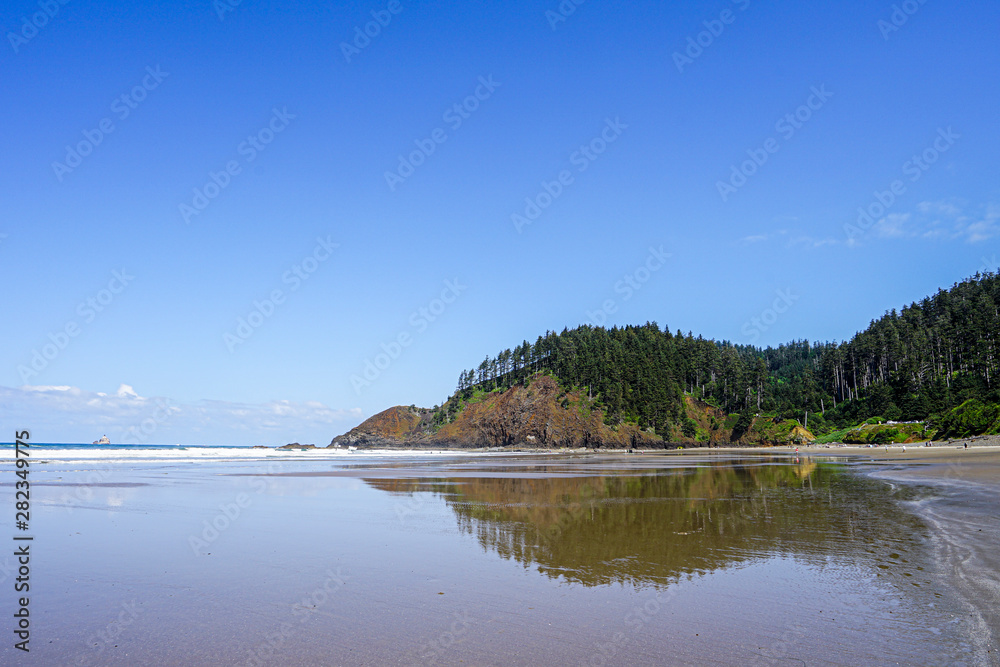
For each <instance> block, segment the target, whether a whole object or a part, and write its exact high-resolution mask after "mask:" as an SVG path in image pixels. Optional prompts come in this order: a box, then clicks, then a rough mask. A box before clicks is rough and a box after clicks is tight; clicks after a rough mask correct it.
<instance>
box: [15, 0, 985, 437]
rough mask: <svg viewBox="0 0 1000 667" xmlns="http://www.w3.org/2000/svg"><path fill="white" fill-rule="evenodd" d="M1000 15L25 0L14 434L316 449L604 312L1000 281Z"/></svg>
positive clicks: (800, 301) (930, 5)
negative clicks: (990, 276) (971, 279)
mask: <svg viewBox="0 0 1000 667" xmlns="http://www.w3.org/2000/svg"><path fill="white" fill-rule="evenodd" d="M998 25H1000V5H998V4H997V3H995V2H992V1H988V0H972V1H970V2H965V3H951V2H944V1H942V0H926V1H925V2H921V1H919V0H907V2H902V3H895V4H894V3H892V2H888V1H876V0H849V1H847V2H836V3H835V2H825V3H787V2H786V3H774V2H763V1H759V0H737V1H735V2H734V1H727V0H714V1H711V2H691V3H665V2H641V1H640V2H631V3H620V2H614V3H612V2H601V1H599V0H588V1H587V2H582V3H580V4H579V5H576V4H574V3H573V2H571V1H570V0H566V1H564V2H562V3H561V4H560V3H559V2H558V1H557V0H541V1H526V2H516V3H505V2H493V3H487V2H475V3H472V2H452V3H416V2H409V1H408V0H398V1H396V0H394V1H393V2H385V1H383V0H373V1H365V2H336V3H333V2H295V3H293V2H279V1H277V0H274V1H272V2H267V1H264V0H242V1H241V2H238V4H237V0H217V1H216V2H214V3H213V2H212V1H211V0H187V1H185V2H175V1H170V2H166V1H165V2H136V3H124V4H123V3H120V2H110V1H106V2H102V1H93V0H72V1H70V2H67V3H66V4H62V3H61V2H60V0H42V1H41V2H39V1H38V0H8V1H7V2H4V3H3V4H2V7H0V29H2V30H3V33H4V42H5V43H4V44H3V45H2V46H0V72H2V84H0V85H2V87H3V91H4V99H5V103H4V104H3V105H2V107H0V119H2V123H0V127H2V135H3V143H2V150H0V170H2V175H3V176H2V179H3V180H2V182H3V187H2V189H0V207H2V210H3V213H4V215H3V218H2V221H0V234H2V236H0V261H2V266H3V268H4V271H3V275H4V278H3V280H2V283H0V285H2V288H0V289H2V299H3V303H4V314H5V319H6V322H5V325H4V327H3V333H2V343H3V344H2V346H0V355H2V362H0V409H2V414H0V421H2V428H3V430H4V432H6V433H8V435H7V436H4V437H2V438H0V439H2V440H8V439H10V437H11V434H12V432H13V431H14V430H15V429H31V430H32V431H33V434H32V435H33V439H34V440H36V441H41V442H45V441H56V442H61V441H68V442H77V441H89V440H93V439H97V438H98V437H99V436H100V435H102V434H105V433H106V434H107V435H108V436H109V437H110V438H111V439H112V441H114V442H122V441H126V440H128V439H129V437H130V438H131V441H142V442H150V443H170V444H172V443H174V442H179V443H218V444H266V445H277V444H284V443H286V442H292V441H299V442H309V443H316V444H326V443H328V442H329V440H330V439H331V438H332V437H333V436H334V435H337V434H339V433H342V432H344V431H345V430H347V429H348V428H350V427H352V426H354V425H356V424H357V423H359V422H360V421H361V420H362V419H364V418H365V417H367V416H370V415H371V414H374V413H376V412H378V411H380V410H382V409H384V408H386V407H389V406H391V405H396V404H411V403H415V404H417V405H424V406H428V407H430V406H432V405H434V404H436V403H439V402H441V401H442V400H443V399H444V398H446V397H447V396H448V395H449V394H450V393H451V392H452V391H453V389H454V387H455V384H456V381H457V378H458V375H459V373H460V372H461V371H462V370H463V369H467V368H471V367H473V366H476V365H478V363H479V362H480V361H481V360H482V359H483V358H484V357H485V356H486V355H494V354H495V353H496V352H498V351H500V350H502V349H504V348H507V347H513V346H514V345H516V344H518V343H520V342H521V341H522V340H523V339H528V340H531V341H534V339H535V338H536V337H537V336H538V335H539V334H543V333H544V332H545V331H546V330H550V329H551V330H562V329H563V328H564V327H574V326H577V325H580V324H583V323H587V322H591V323H598V324H599V323H604V324H607V325H612V324H628V323H634V324H641V323H644V322H646V321H649V320H654V321H656V322H658V323H659V324H660V325H661V326H669V327H670V329H671V330H677V329H681V330H683V331H685V332H687V331H689V330H690V331H693V332H694V333H695V334H696V335H697V334H702V335H704V336H705V337H710V338H716V339H726V340H731V341H734V342H740V343H753V344H756V345H777V344H779V343H781V342H784V341H788V340H791V339H801V338H808V339H810V340H843V339H845V338H849V337H850V336H851V335H853V334H854V332H856V331H857V330H859V329H861V328H864V327H865V326H867V324H868V323H869V321H870V320H872V319H873V318H875V317H878V316H880V315H881V314H882V313H883V312H885V311H886V310H888V309H890V308H894V307H895V308H898V307H901V306H903V305H906V304H908V303H910V302H911V301H913V300H916V299H919V298H921V297H923V296H925V295H927V294H931V293H933V292H934V291H936V290H937V289H938V288H942V287H945V288H946V287H948V286H950V285H951V284H952V283H954V282H955V281H957V280H960V279H962V278H963V277H967V276H970V275H972V274H974V273H975V272H976V271H977V270H980V269H983V268H988V269H991V270H995V269H996V265H997V261H996V258H997V254H998V253H997V245H998V240H1000V181H998V178H997V176H998V173H997V172H998V165H1000V161H998V159H997V156H998V155H1000V133H998V131H997V127H998V126H997V119H998V116H997V108H998V104H997V102H998V93H997V81H998V80H1000V76H998V75H1000V48H998V41H997V28H998ZM366 33H367V34H366ZM859 207H860V208H862V209H867V210H868V212H869V214H870V215H871V217H870V218H869V217H863V218H861V220H860V224H859V211H858V210H859ZM422 309H423V310H422ZM779 311H781V312H779ZM241 321H242V322H243V323H241ZM400 340H401V341H402V343H400ZM380 354H381V355H384V356H378V355H380ZM369 364H370V366H369ZM366 368H367V377H366V375H365V372H366ZM130 429H131V431H130ZM129 433H131V434H132V435H131V436H129V437H126V436H128V434H129Z"/></svg>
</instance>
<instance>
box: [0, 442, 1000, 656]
mask: <svg viewBox="0 0 1000 667" xmlns="http://www.w3.org/2000/svg"><path fill="white" fill-rule="evenodd" d="M34 463H37V465H35V467H34V468H33V471H32V475H33V483H34V486H33V491H32V493H33V497H32V499H33V519H32V528H33V531H34V537H35V539H34V541H33V543H32V549H33V551H32V574H31V577H32V579H31V604H30V608H31V614H32V626H31V630H32V635H31V652H30V653H29V654H24V653H23V652H21V651H16V650H14V649H13V643H14V642H13V641H12V640H11V639H10V637H11V635H10V633H9V631H8V633H7V636H8V640H7V641H5V643H4V646H3V647H2V648H0V661H2V663H3V664H38V665H54V664H67V665H69V664H79V665H100V664H113V665H118V664H121V665H147V664H148V665H153V664H184V665H220V664H225V665H231V664H250V665H256V664H268V665H271V664H273V665H279V664H280V665H289V664H293V665H298V664H303V665H331V664H371V665H385V664H404V665H407V664H415V665H418V664H441V665H444V664H467V665H509V664H532V665H538V664H540V665H563V664H588V665H603V664H627V665H644V664H650V665H652V664H678V665H687V664H690V665H696V664H697V665H706V664H720V665H729V664H734V665H735V664H740V665H743V664H762V665H765V664H773V665H789V664H791V665H794V664H807V665H814V664H815V665H824V664H829V665H848V664H935V665H937V664H989V661H990V656H991V654H989V653H986V652H985V651H984V650H983V649H982V647H981V646H979V645H978V644H977V643H976V642H975V641H974V630H975V628H974V627H973V626H974V622H973V620H972V619H970V614H969V613H968V609H967V606H966V605H965V604H964V602H963V600H962V599H961V596H960V592H959V591H958V589H956V587H955V586H954V585H953V582H952V581H951V580H950V579H949V569H948V567H947V564H946V563H941V562H940V559H937V560H936V559H935V553H936V552H935V550H934V549H933V548H932V546H933V545H932V542H933V531H934V530H936V529H937V528H935V527H934V526H932V525H930V524H929V523H928V522H927V521H925V520H924V519H922V518H920V516H919V515H918V514H917V513H915V512H913V511H911V510H910V509H909V508H910V506H911V505H912V504H913V503H920V502H922V501H923V500H925V499H927V498H932V497H933V493H934V492H933V491H932V490H931V489H930V487H927V486H920V485H918V484H909V485H901V484H890V483H888V482H886V481H882V480H878V479H873V478H871V477H870V476H866V475H864V474H860V473H859V472H858V471H857V470H856V469H855V466H852V465H850V464H849V463H845V462H843V461H841V462H836V461H833V460H822V459H819V458H811V457H810V458H806V457H803V458H794V457H778V456H770V457H769V456H732V455H727V456H723V455H716V456H710V455H694V456H691V455H688V456H671V455H668V454H656V455H633V456H613V455H480V456H468V455H426V454H412V455H399V454H394V455H388V454H387V455H384V456H380V455H372V454H367V455H365V456H352V455H339V456H338V455H323V454H320V455H311V456H302V455H301V454H298V453H290V454H288V455H284V456H281V457H277V458H275V457H271V458H263V457H262V458H259V459H257V458H252V457H247V456H242V457H237V458H226V457H224V456H223V457H219V458H210V459H207V460H186V459H185V460H174V459H171V458H170V457H169V456H164V457H159V458H157V457H155V456H153V457H149V458H146V459H141V460H116V461H111V462H108V461H96V460H95V461H90V460H59V459H58V458H53V459H52V460H47V461H44V463H43V462H39V461H36V462H34ZM8 464H9V462H8V461H5V462H4V469H3V471H2V472H3V475H4V478H3V479H2V485H0V503H7V505H6V506H7V507H13V494H14V490H13V483H12V478H13V472H12V470H11V469H9V468H12V466H10V465H8ZM96 470H100V471H101V474H100V475H95V474H94V472H95V471H96ZM7 532H8V533H10V532H12V530H10V529H9V530H8V531H7ZM6 539H8V540H9V539H10V537H9V536H8V537H7V538H6ZM8 551H12V550H8ZM9 563H10V559H8V561H7V563H4V562H3V561H2V559H0V576H2V577H3V578H5V579H6V582H5V583H4V585H3V589H4V590H6V593H5V594H4V595H3V596H2V599H0V602H2V604H3V608H4V616H5V617H6V618H7V619H8V625H9V624H10V620H9V619H11V618H12V614H13V611H14V604H15V602H16V599H15V594H14V592H13V590H12V585H11V581H12V580H11V575H10V569H9ZM4 568H5V569H4Z"/></svg>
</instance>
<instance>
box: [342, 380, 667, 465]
mask: <svg viewBox="0 0 1000 667" xmlns="http://www.w3.org/2000/svg"><path fill="white" fill-rule="evenodd" d="M452 400H456V399H455V398H454V397H453V398H452ZM434 414H435V413H434V411H432V410H428V409H426V408H414V407H406V406H401V405H398V406H396V407H393V408H389V409H388V410H384V411H382V412H380V413H378V414H377V415H374V416H372V417H371V418H369V419H367V420H365V421H364V422H363V423H362V424H360V425H359V426H357V427H355V428H353V429H351V430H350V431H348V432H347V433H345V434H344V435H340V436H337V437H336V438H334V439H333V441H332V442H331V443H330V447H336V446H337V445H340V446H355V447H377V448H382V447H423V448H434V447H510V446H523V447H607V448H618V449H626V448H631V447H647V448H648V447H664V446H665V443H664V441H663V439H662V438H660V437H659V436H657V435H655V434H653V433H650V432H647V431H643V430H641V429H640V428H639V427H638V426H636V425H635V424H621V425H618V426H608V425H607V424H605V423H604V413H603V412H602V411H601V410H600V409H597V408H594V407H592V401H591V400H590V399H589V398H587V396H586V395H581V394H580V392H576V391H571V392H564V391H563V390H562V389H561V388H560V387H559V384H558V382H556V380H555V379H554V378H552V377H550V376H545V375H541V376H536V377H535V378H534V379H532V380H531V382H529V383H528V384H527V385H517V386H515V387H512V388H510V389H508V390H507V391H503V392H499V391H497V392H491V393H488V394H483V395H480V396H479V397H478V398H473V399H472V400H469V401H467V402H466V401H463V402H462V405H461V407H460V408H458V407H456V412H455V413H454V418H453V419H452V420H451V421H449V422H447V423H444V424H440V423H439V424H435V423H434Z"/></svg>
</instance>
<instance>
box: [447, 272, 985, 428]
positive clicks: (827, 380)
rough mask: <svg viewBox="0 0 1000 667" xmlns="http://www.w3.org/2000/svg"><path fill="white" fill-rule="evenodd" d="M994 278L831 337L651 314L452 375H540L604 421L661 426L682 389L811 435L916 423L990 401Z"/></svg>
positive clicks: (488, 382)
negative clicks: (753, 331) (736, 328)
mask: <svg viewBox="0 0 1000 667" xmlns="http://www.w3.org/2000/svg"><path fill="white" fill-rule="evenodd" d="M998 331H1000V274H997V273H986V274H979V273H977V274H976V275H975V276H973V277H971V278H969V279H966V280H963V281H962V282H960V283H956V284H955V285H953V286H952V287H951V288H950V289H948V290H938V292H937V293H936V294H934V295H933V296H928V297H926V298H924V299H923V300H921V301H920V302H914V303H912V304H910V305H909V306H906V307H904V308H903V309H902V310H900V311H898V312H897V311H896V310H895V309H893V310H891V311H888V312H886V313H885V314H884V315H883V316H882V317H880V318H879V319H878V320H873V321H872V322H871V323H870V324H869V326H868V328H866V329H865V330H864V331H861V332H859V333H857V334H856V335H855V336H854V337H853V338H851V340H849V341H845V342H842V343H837V342H822V343H820V342H815V343H810V342H809V341H806V340H799V341H792V342H790V343H787V344H783V345H779V346H778V347H767V348H763V349H762V348H757V347H753V346H749V345H737V344H733V343H730V342H729V341H715V340H710V339H705V338H703V337H701V336H697V337H695V336H693V335H692V334H691V332H688V333H687V334H683V333H681V332H680V331H677V332H675V333H671V332H670V331H669V330H668V329H667V328H666V327H664V328H663V329H661V328H660V327H659V325H658V324H657V323H656V322H647V323H646V324H643V325H636V326H631V325H630V326H625V327H612V328H610V329H605V328H603V327H594V326H590V325H583V326H580V327H577V328H575V329H564V330H563V331H562V332H561V333H555V332H552V331H547V332H546V333H545V335H543V336H538V338H537V340H536V341H535V342H534V343H530V342H529V341H527V340H525V341H523V342H522V343H521V344H520V345H517V346H515V347H514V348H513V349H506V350H503V351H501V352H500V353H498V354H497V355H496V356H494V357H489V356H487V357H486V358H485V359H484V360H483V361H482V362H481V363H480V364H479V366H478V367H476V368H472V369H469V370H467V371H463V372H462V373H461V374H460V376H459V381H458V392H459V394H460V395H461V396H466V397H467V396H468V395H470V393H471V392H472V391H474V390H475V389H479V390H484V391H492V390H496V389H507V388H509V387H512V386H514V385H515V384H518V383H523V382H525V381H526V380H527V379H528V378H529V377H530V376H531V375H533V374H534V373H537V372H539V371H547V372H550V373H552V374H553V375H555V376H557V377H558V378H559V379H560V381H561V382H563V383H564V384H567V385H572V386H576V387H578V388H580V389H581V390H583V391H585V392H586V393H587V395H588V396H589V397H590V398H591V399H592V400H594V401H595V403H597V404H598V406H599V407H601V408H603V410H604V412H605V419H606V421H607V422H608V423H610V424H614V423H619V422H621V421H629V422H635V423H638V424H639V426H640V427H642V428H653V429H654V430H655V431H656V432H657V433H660V434H664V435H665V434H666V433H667V432H668V429H669V428H670V426H671V425H678V424H681V423H682V422H683V420H684V418H685V409H684V402H683V396H684V395H685V394H688V395H693V396H695V397H697V398H700V399H703V400H706V401H708V402H709V403H712V404H714V405H716V406H717V407H719V408H722V409H723V410H725V411H726V412H727V413H744V414H751V413H752V414H758V413H759V414H773V415H775V416H780V417H783V418H798V419H799V420H800V421H805V415H806V413H807V412H808V414H809V417H808V422H809V427H810V430H813V431H814V432H818V433H822V432H825V431H829V430H832V429H834V428H844V427H846V426H849V425H852V424H854V423H857V422H858V421H863V420H864V419H867V418H869V417H873V416H880V417H884V418H886V419H894V420H901V421H909V420H923V419H927V418H928V417H932V416H933V415H936V414H938V413H942V412H943V411H946V410H948V409H949V408H951V407H954V406H955V405H958V404H959V403H961V402H963V401H965V400H967V399H969V398H976V399H979V400H981V401H985V402H991V403H997V402H1000V392H998V388H997V374H998V372H1000V369H998V359H1000V355H998V353H1000V347H998V340H997V332H998Z"/></svg>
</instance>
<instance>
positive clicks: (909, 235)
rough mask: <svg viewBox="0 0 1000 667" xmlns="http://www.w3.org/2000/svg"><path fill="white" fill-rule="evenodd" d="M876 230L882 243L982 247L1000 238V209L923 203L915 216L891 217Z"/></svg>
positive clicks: (944, 202)
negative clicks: (913, 241)
mask: <svg viewBox="0 0 1000 667" xmlns="http://www.w3.org/2000/svg"><path fill="white" fill-rule="evenodd" d="M873 229H874V230H875V233H876V234H877V236H878V237H879V238H883V239H904V238H905V239H913V238H919V239H925V240H929V241H941V240H964V241H965V242H966V243H981V242H983V241H988V240H990V239H992V238H996V237H1000V206H998V205H996V204H987V205H986V206H983V207H981V208H980V209H979V210H976V211H969V210H967V207H966V206H965V205H964V203H963V202H961V201H960V200H942V201H936V202H932V201H923V202H920V203H919V204H917V206H916V209H915V211H914V212H913V213H890V214H889V215H887V216H885V217H884V218H882V219H881V220H879V221H878V222H877V223H875V226H874V227H873ZM848 245H854V244H853V243H848Z"/></svg>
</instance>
